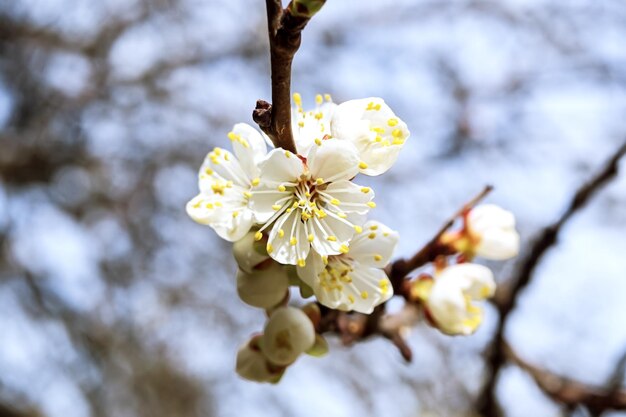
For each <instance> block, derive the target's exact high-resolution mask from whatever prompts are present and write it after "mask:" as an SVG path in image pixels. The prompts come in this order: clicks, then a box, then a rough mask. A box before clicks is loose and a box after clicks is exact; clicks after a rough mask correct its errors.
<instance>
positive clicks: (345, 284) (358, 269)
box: [298, 221, 398, 314]
mask: <svg viewBox="0 0 626 417" xmlns="http://www.w3.org/2000/svg"><path fill="white" fill-rule="evenodd" d="M358 231H359V232H360V233H358V234H357V235H356V236H355V237H354V238H353V239H352V241H351V242H350V247H349V251H346V253H343V254H339V255H331V256H324V257H322V256H319V255H317V254H315V253H313V252H311V253H310V254H309V257H308V259H307V262H306V265H305V266H304V267H299V268H298V275H299V276H300V278H301V279H302V280H303V281H304V282H305V283H307V284H308V285H309V286H310V287H311V288H312V289H313V292H314V293H315V296H316V298H317V300H318V301H319V302H320V303H321V304H323V305H325V306H327V307H329V308H333V309H338V310H343V311H350V310H354V311H358V312H360V313H365V314H369V313H371V312H372V311H373V310H374V307H376V306H377V305H379V304H381V303H384V302H385V301H387V300H388V299H389V298H391V296H392V295H393V288H392V286H391V282H390V281H389V278H388V277H387V274H386V273H385V271H384V270H383V268H384V267H385V266H386V265H387V264H388V263H389V261H390V259H391V256H392V254H393V251H394V249H395V247H396V245H397V243H398V233H397V232H395V231H393V230H391V229H389V228H388V227H387V226H385V225H383V224H382V223H379V222H376V221H369V222H367V223H365V224H364V225H363V227H362V228H359V230H358Z"/></svg>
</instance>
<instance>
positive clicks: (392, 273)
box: [387, 185, 493, 292]
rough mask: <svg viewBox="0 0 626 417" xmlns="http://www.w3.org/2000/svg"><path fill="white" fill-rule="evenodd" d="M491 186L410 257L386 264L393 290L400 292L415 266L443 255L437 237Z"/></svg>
mask: <svg viewBox="0 0 626 417" xmlns="http://www.w3.org/2000/svg"><path fill="white" fill-rule="evenodd" d="M492 190H493V186H491V185H486V186H485V188H484V189H483V190H482V191H481V192H480V193H478V194H477V195H476V196H475V197H474V198H472V199H471V200H470V201H468V202H467V203H465V204H464V205H463V206H462V207H461V208H460V209H459V210H458V211H457V212H456V213H454V215H453V216H451V217H450V218H449V219H448V221H447V222H446V223H445V224H444V225H443V226H441V228H440V229H439V231H438V232H437V233H436V234H435V236H433V238H432V239H430V241H428V243H426V245H424V247H422V249H420V250H419V251H417V252H416V253H415V255H413V256H412V257H411V258H410V259H398V260H397V261H395V262H393V263H392V264H390V265H389V266H388V269H387V275H388V276H389V279H390V280H391V283H392V284H393V288H394V291H396V292H401V291H402V289H403V284H404V279H405V278H406V276H407V275H408V274H410V273H411V272H412V271H414V270H416V269H417V268H419V267H421V266H423V265H426V264H427V263H428V262H432V261H434V260H435V258H437V257H438V256H440V255H445V254H446V253H445V252H446V250H447V249H446V248H445V247H443V246H441V245H440V243H439V239H440V238H441V236H442V235H443V234H444V233H445V232H447V231H448V229H450V228H451V227H452V226H453V225H454V222H455V220H456V219H457V218H458V217H459V216H461V215H463V213H464V212H465V211H467V210H469V209H471V208H472V207H474V206H475V205H476V204H478V203H479V202H480V201H481V200H482V199H484V198H485V197H486V196H487V195H488V194H489V193H490V192H491V191H492Z"/></svg>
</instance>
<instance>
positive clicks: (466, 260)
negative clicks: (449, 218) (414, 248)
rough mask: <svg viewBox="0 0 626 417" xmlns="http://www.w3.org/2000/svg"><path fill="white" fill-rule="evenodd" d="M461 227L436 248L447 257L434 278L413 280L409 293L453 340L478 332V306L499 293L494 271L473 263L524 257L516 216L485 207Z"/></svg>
mask: <svg viewBox="0 0 626 417" xmlns="http://www.w3.org/2000/svg"><path fill="white" fill-rule="evenodd" d="M462 222H463V226H462V228H461V229H460V230H458V231H452V232H446V233H444V234H443V235H442V236H441V237H440V239H439V242H438V243H437V247H439V248H440V249H441V253H443V254H445V255H441V256H439V257H438V258H437V259H436V260H435V262H434V273H433V274H432V275H431V274H421V275H420V276H418V277H417V278H416V279H414V280H413V281H411V282H410V291H409V294H410V295H409V298H410V301H413V302H416V303H418V304H419V305H420V306H421V307H422V308H423V311H424V313H425V316H426V318H427V319H428V321H429V322H430V323H431V324H432V325H433V326H434V327H436V328H437V329H439V330H440V331H442V332H443V333H446V334H450V335H468V334H472V333H473V332H475V331H476V329H477V328H478V326H479V325H480V323H481V322H482V319H483V310H482V308H481V307H480V305H478V304H476V302H478V301H481V300H484V299H486V298H489V297H492V296H493V295H494V293H495V289H496V283H495V280H494V277H493V273H492V272H491V270H490V269H489V268H487V267H486V266H483V265H478V264H475V263H472V260H473V259H474V258H475V257H481V258H484V259H489V260H505V259H509V258H512V257H514V256H516V255H517V254H518V252H519V234H518V233H517V231H516V230H515V217H514V216H513V214H512V213H511V212H509V211H506V210H504V209H502V208H500V207H498V206H496V205H492V204H485V205H480V206H477V207H474V208H468V209H467V210H465V211H464V212H463V214H462ZM453 262H455V263H453Z"/></svg>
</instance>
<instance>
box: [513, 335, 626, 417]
mask: <svg viewBox="0 0 626 417" xmlns="http://www.w3.org/2000/svg"><path fill="white" fill-rule="evenodd" d="M501 350H502V351H503V353H504V356H505V357H506V359H507V360H508V361H510V362H511V363H513V364H515V365H516V366H518V367H519V368H521V369H523V370H524V371H526V372H527V373H528V374H529V375H530V376H531V377H532V378H533V379H534V380H535V383H536V384H537V386H539V388H541V390H542V391H543V392H544V393H545V394H546V395H548V396H549V397H550V398H552V399H553V400H554V401H557V402H559V403H561V404H563V405H566V406H576V405H583V406H585V407H586V408H587V409H589V410H590V412H592V413H594V415H600V414H601V413H602V412H604V411H608V410H626V390H624V389H620V388H619V387H618V388H615V387H599V386H592V385H586V384H583V383H581V382H578V381H574V380H572V379H569V378H566V377H563V376H559V375H555V374H553V373H551V372H550V371H547V370H545V369H542V368H539V367H537V366H534V365H532V364H531V363H529V362H528V361H526V360H524V359H523V358H521V357H520V356H519V355H518V354H517V353H515V351H513V349H512V348H511V347H510V346H509V345H508V344H506V343H504V344H503V345H502V346H501ZM620 368H621V367H619V366H618V369H620ZM621 371H622V373H623V371H624V370H623V368H621Z"/></svg>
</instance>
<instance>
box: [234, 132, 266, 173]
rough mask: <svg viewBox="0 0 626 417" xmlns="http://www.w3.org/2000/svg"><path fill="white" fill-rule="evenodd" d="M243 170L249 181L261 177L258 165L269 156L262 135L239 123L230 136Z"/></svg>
mask: <svg viewBox="0 0 626 417" xmlns="http://www.w3.org/2000/svg"><path fill="white" fill-rule="evenodd" d="M228 138H229V139H230V140H231V141H232V145H233V150H234V152H235V155H236V156H237V159H238V160H239V163H240V165H241V168H242V169H243V171H244V172H245V173H246V175H247V176H248V178H249V179H251V180H252V179H253V178H256V177H258V176H259V168H258V164H259V163H260V162H261V161H262V160H263V158H264V157H265V155H267V146H266V145H265V140H264V139H263V137H262V136H261V134H260V133H259V132H258V131H257V130H256V129H255V128H253V127H252V126H250V125H248V124H246V123H237V124H236V125H235V126H234V127H233V130H232V131H231V132H230V133H229V134H228Z"/></svg>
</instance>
